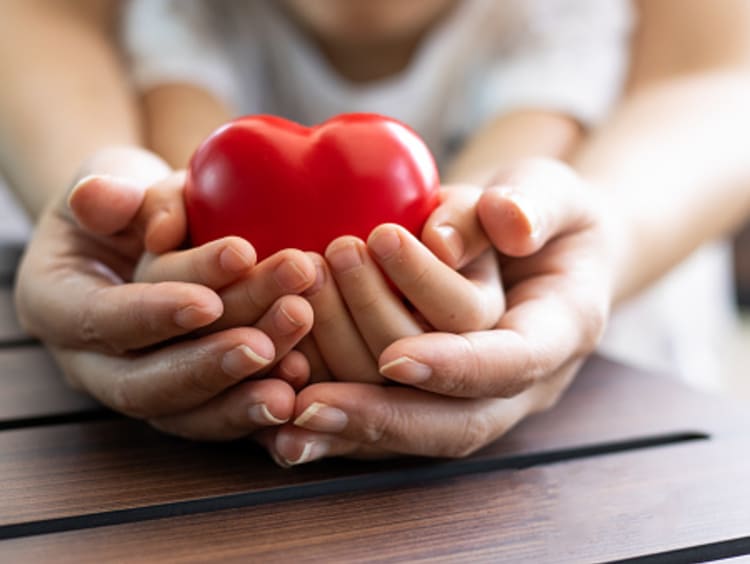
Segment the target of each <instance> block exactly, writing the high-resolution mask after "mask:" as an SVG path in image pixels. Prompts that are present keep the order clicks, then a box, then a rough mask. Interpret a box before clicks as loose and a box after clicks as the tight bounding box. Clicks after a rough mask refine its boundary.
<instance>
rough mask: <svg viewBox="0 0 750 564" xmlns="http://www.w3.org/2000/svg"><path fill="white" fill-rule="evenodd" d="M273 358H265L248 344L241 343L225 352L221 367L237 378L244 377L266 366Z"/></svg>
mask: <svg viewBox="0 0 750 564" xmlns="http://www.w3.org/2000/svg"><path fill="white" fill-rule="evenodd" d="M271 360H273V359H271V358H265V357H263V356H261V355H259V354H258V353H257V352H255V351H254V350H253V349H251V348H250V347H248V346H247V345H240V346H238V347H235V348H233V349H232V350H231V351H229V352H227V353H225V354H224V357H223V358H222V359H221V369H222V370H223V371H224V372H226V373H227V374H229V375H230V376H234V377H235V378H242V377H244V376H247V375H248V374H250V373H252V372H253V371H255V370H257V369H258V368H261V367H263V366H266V365H267V364H268V363H269V362H271Z"/></svg>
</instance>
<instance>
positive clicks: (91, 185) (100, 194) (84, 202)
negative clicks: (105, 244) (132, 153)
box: [68, 174, 146, 235]
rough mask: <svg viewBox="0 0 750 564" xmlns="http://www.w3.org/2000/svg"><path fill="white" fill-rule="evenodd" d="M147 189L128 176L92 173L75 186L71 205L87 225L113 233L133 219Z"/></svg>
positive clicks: (77, 219)
mask: <svg viewBox="0 0 750 564" xmlns="http://www.w3.org/2000/svg"><path fill="white" fill-rule="evenodd" d="M145 193H146V189H145V188H144V187H143V186H140V185H138V184H137V183H135V182H133V181H131V180H128V179H125V178H118V177H114V176H108V175H101V174H100V175H89V176H85V177H84V178H82V179H81V180H79V181H78V183H76V185H75V186H74V187H73V189H72V190H71V192H70V195H69V196H68V206H69V208H70V211H71V212H72V214H73V217H74V218H75V219H76V221H77V222H78V224H79V225H81V227H83V228H84V229H87V230H89V231H90V232H92V233H95V234H98V235H113V234H115V233H118V232H119V231H122V230H123V229H125V228H126V227H128V225H129V224H130V223H131V221H133V218H134V217H135V216H136V214H137V213H138V210H139V209H140V206H141V204H142V202H143V199H144V197H145ZM104 210H106V213H103V212H104Z"/></svg>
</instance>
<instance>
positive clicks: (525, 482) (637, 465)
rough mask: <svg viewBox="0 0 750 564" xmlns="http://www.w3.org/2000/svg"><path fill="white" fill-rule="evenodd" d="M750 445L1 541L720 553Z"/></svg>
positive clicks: (189, 553)
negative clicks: (687, 549)
mask: <svg viewBox="0 0 750 564" xmlns="http://www.w3.org/2000/svg"><path fill="white" fill-rule="evenodd" d="M748 447H750V443H748V441H746V440H739V441H730V442H728V443H727V445H726V447H722V446H720V445H717V444H715V443H712V442H710V441H705V442H700V443H698V444H693V443H684V444H682V445H674V446H670V447H663V448H661V449H649V450H645V451H638V452H628V453H621V454H617V455H611V456H606V457H595V458H586V459H581V460H575V461H570V462H562V463H558V464H551V465H541V466H538V467H531V468H527V469H523V470H516V471H499V472H491V473H483V474H477V475H469V476H458V477H454V478H451V479H445V480H440V481H435V482H431V483H429V484H426V485H425V484H421V485H412V486H407V487H401V488H387V489H386V488H384V489H379V490H376V491H370V492H364V493H352V494H349V495H337V496H329V497H321V498H316V499H306V500H296V501H289V502H282V503H275V504H266V505H262V506H257V507H244V508H239V509H234V510H227V511H217V512H212V513H207V514H202V515H192V516H185V517H175V518H172V519H163V520H159V521H153V522H147V523H144V522H139V523H131V524H126V525H118V526H114V527H104V528H101V529H89V530H85V531H76V532H68V533H61V534H58V535H47V536H44V537H29V538H24V539H16V540H11V541H5V543H3V544H2V545H0V547H2V548H3V550H4V552H3V554H4V555H5V556H7V557H8V558H9V559H15V558H19V559H24V558H28V559H32V560H40V559H41V560H48V559H55V558H60V557H61V555H62V561H70V562H76V561H91V562H94V561H97V560H102V559H103V560H106V561H111V560H114V561H120V560H122V559H129V558H133V557H136V558H143V559H154V560H157V561H161V560H164V561H188V562H189V561H207V560H216V561H227V560H244V561H273V560H277V561H283V562H287V561H288V562H296V561H310V560H320V561H352V560H356V561H360V560H367V561H392V560H403V561H417V560H427V559H429V560H441V561H466V562H477V561H493V562H497V561H512V562H598V561H605V560H612V559H618V558H630V557H636V556H643V555H649V554H654V553H663V552H668V551H676V550H681V549H685V548H690V549H692V551H693V552H694V554H704V555H707V556H708V557H718V556H721V555H722V554H724V552H723V551H726V550H727V549H728V548H731V543H732V542H735V543H736V542H737V539H742V538H743V537H746V536H747V535H748V532H749V530H748V527H750V505H749V504H748V500H750V481H748V480H747V476H748V472H750V460H749V459H748V456H747V451H748ZM722 544H724V545H725V546H723V547H722ZM678 561H682V562H685V561H688V559H687V558H685V557H684V556H683V558H682V559H681V560H678Z"/></svg>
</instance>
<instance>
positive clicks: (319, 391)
mask: <svg viewBox="0 0 750 564" xmlns="http://www.w3.org/2000/svg"><path fill="white" fill-rule="evenodd" d="M451 205H454V204H452V203H451V202H450V201H447V202H446V203H445V206H448V207H449V206H451ZM475 209H476V215H477V217H478V218H479V220H480V221H481V224H482V226H483V228H484V230H485V232H486V233H487V235H488V237H489V239H490V240H491V242H492V244H493V245H494V247H495V248H496V249H497V250H498V251H499V252H500V253H501V263H502V268H503V279H504V284H505V286H506V289H507V294H506V298H507V311H506V313H505V314H504V315H503V316H502V318H501V319H500V321H499V323H498V324H497V326H496V327H495V328H494V329H491V330H489V331H477V332H468V333H463V334H449V333H439V332H433V333H426V334H423V335H416V336H410V337H405V338H403V339H400V340H398V341H396V342H395V343H393V344H391V345H389V346H388V347H386V348H385V350H384V351H383V352H382V354H381V355H380V358H379V367H380V372H381V373H382V374H384V375H385V376H386V377H387V378H388V379H389V380H390V381H392V382H394V383H398V384H402V385H401V386H378V385H372V384H363V383H345V382H331V383H319V384H314V385H312V386H309V387H307V388H305V389H304V390H302V391H301V392H300V393H299V395H298V397H297V402H296V407H295V419H294V421H293V423H288V424H286V425H284V426H283V427H281V428H280V429H279V430H274V432H273V433H265V432H264V433H263V434H262V441H263V442H264V444H265V445H266V446H267V447H268V448H269V450H270V451H271V452H272V454H273V455H274V457H275V458H276V459H277V460H278V461H280V462H281V463H282V464H285V465H293V464H301V463H304V462H309V461H311V460H314V459H316V458H321V457H324V456H335V455H348V456H356V457H369V456H388V455H396V454H416V455H429V456H449V457H457V456H465V455H468V454H470V453H472V452H474V451H476V450H477V449H479V448H481V447H483V446H485V445H486V444H488V443H489V442H491V441H493V440H495V439H496V438H498V437H499V436H501V435H502V434H504V433H505V432H507V431H508V430H509V429H510V428H511V427H512V426H513V425H514V424H515V423H517V422H518V421H519V420H521V419H523V418H524V417H526V416H527V415H529V414H531V413H534V412H536V411H538V410H541V409H546V408H548V407H550V406H551V405H553V404H554V403H555V402H556V401H557V399H558V398H559V396H560V394H561V393H562V392H563V390H564V389H565V388H566V386H567V385H568V384H569V382H570V381H571V379H572V378H573V376H574V374H575V372H576V371H577V369H578V367H579V366H580V364H581V362H582V361H583V359H584V358H585V357H586V355H588V354H589V353H590V352H591V351H593V349H594V348H595V346H596V344H597V342H598V340H599V338H600V336H601V334H602V332H603V329H604V325H605V320H606V319H607V317H608V312H609V307H610V302H611V287H612V280H611V277H612V272H613V271H614V268H613V267H614V250H615V249H616V247H615V246H614V244H613V243H614V242H615V241H616V237H614V236H613V235H614V234H615V233H616V232H615V230H613V229H610V227H613V226H614V227H616V223H615V222H616V217H615V216H614V215H609V216H607V215H605V208H604V207H603V206H602V205H601V203H600V194H598V193H597V192H596V191H595V190H594V189H593V188H592V187H590V186H588V185H587V184H586V183H584V182H583V181H582V180H581V179H580V178H578V176H577V175H576V174H575V173H574V172H573V171H572V170H570V169H569V168H567V167H566V166H565V165H562V164H560V163H556V162H549V161H531V162H528V163H526V164H524V165H523V166H521V167H519V168H518V169H516V170H515V171H513V172H512V173H510V174H508V175H505V176H504V177H503V178H499V179H498V180H497V182H496V183H495V184H494V185H493V187H491V188H489V189H488V190H486V191H485V192H484V193H483V194H482V195H481V197H479V198H478V200H477V202H476V208H475ZM608 211H610V210H608ZM443 214H444V215H443ZM456 215H458V216H461V215H462V214H461V213H460V210H459V211H458V212H457V211H456V209H454V210H451V209H448V208H444V209H442V210H439V213H438V212H436V217H437V218H438V219H436V220H435V221H434V222H432V223H431V224H429V225H428V226H427V229H428V230H434V229H436V228H437V227H439V226H440V224H441V220H440V218H441V217H442V218H449V217H453V216H456ZM461 224H462V222H457V223H456V224H453V225H452V228H453V231H452V232H451V231H450V230H448V231H449V233H450V234H451V238H452V239H453V240H454V243H455V241H456V240H458V241H459V242H460V247H461V248H462V249H464V251H462V252H461V253H457V254H454V256H458V255H461V256H460V258H458V260H457V261H454V262H455V263H454V266H459V267H460V266H461V262H462V261H469V260H471V258H472V255H476V254H477V253H481V252H483V245H482V242H481V240H478V239H476V238H475V237H473V236H472V235H471V233H468V232H466V230H462V227H461ZM444 231H445V230H444ZM431 236H434V237H436V238H440V233H439V230H438V232H437V233H434V234H433V235H426V237H425V238H426V239H429V237H431ZM453 247H454V248H458V245H455V244H454V245H453ZM446 249H447V247H446ZM444 254H445V255H446V259H447V260H450V256H448V255H450V253H447V254H446V253H444Z"/></svg>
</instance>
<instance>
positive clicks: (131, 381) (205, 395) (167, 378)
mask: <svg viewBox="0 0 750 564" xmlns="http://www.w3.org/2000/svg"><path fill="white" fill-rule="evenodd" d="M274 354H275V351H274V345H273V342H272V341H271V339H270V338H269V337H268V336H267V335H265V334H264V333H263V332H262V331H259V330H258V329H255V328H249V327H243V328H237V329H230V330H227V331H222V332H220V333H214V334H212V335H209V336H207V337H203V338H201V339H197V340H194V341H183V342H180V343H177V344H174V345H171V346H167V347H162V348H160V349H158V350H156V351H154V352H148V353H142V354H140V355H138V356H109V355H104V354H101V353H93V352H88V351H75V350H72V349H66V350H61V351H57V354H56V356H57V357H58V360H59V362H60V366H61V367H62V368H63V370H64V371H65V373H66V375H68V378H69V379H70V380H71V381H73V382H75V383H76V384H77V385H78V386H79V387H80V388H82V389H85V390H87V391H88V392H89V393H91V394H92V395H93V396H94V397H96V398H97V399H99V401H101V402H102V403H104V404H105V405H107V406H109V407H111V408H112V409H114V410H116V411H119V412H121V413H125V414H127V415H130V416H132V417H137V418H141V419H152V418H154V417H160V416H164V415H171V414H176V413H181V412H184V411H186V410H189V409H192V408H195V407H197V406H199V405H201V404H203V403H205V402H206V401H208V400H210V399H212V398H213V397H214V396H216V395H218V394H219V393H221V392H223V391H224V390H226V389H228V388H230V387H232V386H234V385H235V384H237V383H238V382H240V381H242V380H244V379H246V378H247V377H248V376H252V375H255V374H257V373H259V372H260V371H261V370H262V369H263V368H265V367H266V366H268V365H269V364H270V363H271V361H272V359H273V358H274Z"/></svg>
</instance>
